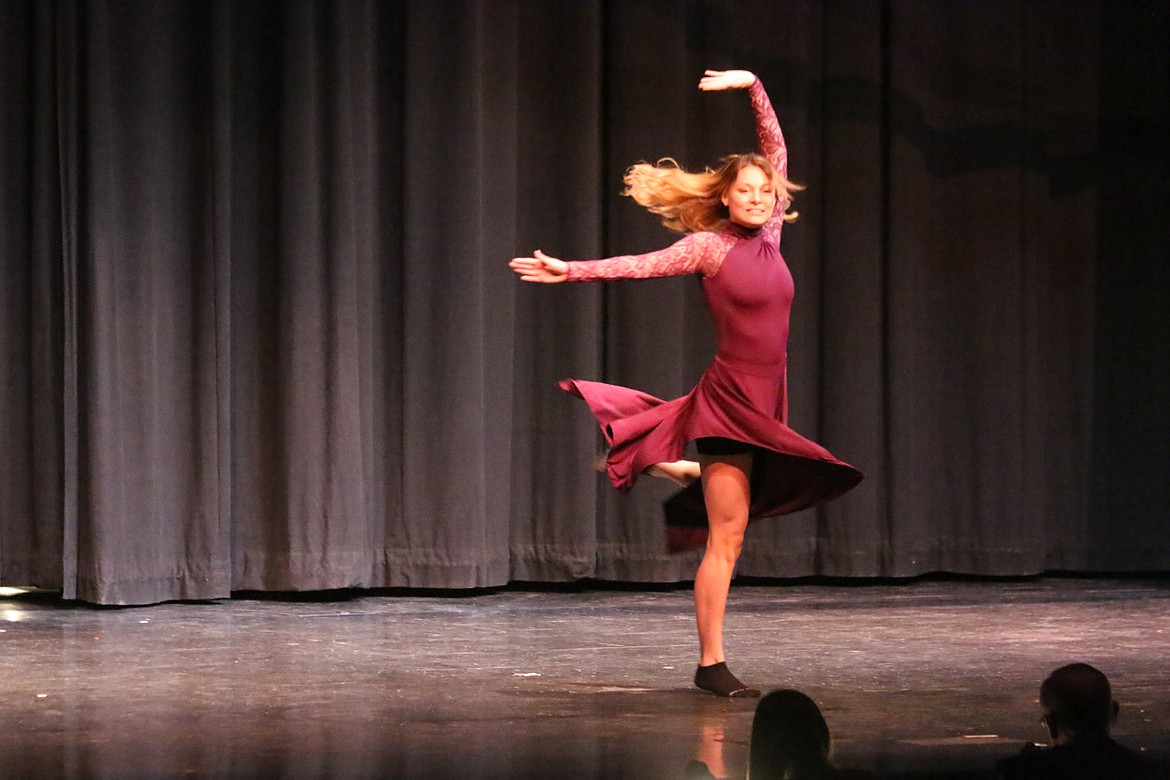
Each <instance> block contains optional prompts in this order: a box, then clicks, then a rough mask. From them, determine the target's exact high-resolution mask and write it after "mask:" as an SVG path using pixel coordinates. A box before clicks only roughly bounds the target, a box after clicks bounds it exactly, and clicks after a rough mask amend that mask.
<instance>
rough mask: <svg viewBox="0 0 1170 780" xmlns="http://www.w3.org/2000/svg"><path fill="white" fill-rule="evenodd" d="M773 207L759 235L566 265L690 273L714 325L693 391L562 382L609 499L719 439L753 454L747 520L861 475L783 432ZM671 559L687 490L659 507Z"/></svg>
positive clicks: (630, 273) (767, 150)
mask: <svg viewBox="0 0 1170 780" xmlns="http://www.w3.org/2000/svg"><path fill="white" fill-rule="evenodd" d="M749 94H750V97H751V102H752V108H753V110H754V112H755V117H756V131H757V136H758V138H759V142H760V148H761V151H762V152H763V154H765V155H766V156H767V157H768V159H769V160H770V161H771V162H772V164H773V165H774V166H775V167H776V169H777V170H778V171H779V172H780V173H781V174H782V175H784V176H787V167H788V166H787V161H788V156H787V151H786V148H785V145H784V136H783V134H782V133H781V132H780V124H779V122H778V121H777V120H776V114H775V112H774V111H773V110H772V105H771V103H770V102H769V100H768V96H767V94H766V93H765V92H764V88H763V85H762V84H761V83H760V82H759V80H758V79H757V80H756V81H755V83H753V84H752V86H751V88H750V90H749ZM783 212H784V203H783V201H780V202H778V203H777V206H776V211H775V213H774V214H773V216H772V218H771V219H770V220H769V221H768V222H767V223H766V224H765V225H764V226H763V227H761V228H759V229H755V230H752V229H748V228H744V227H741V226H739V225H735V224H732V225H729V226H728V227H727V228H726V229H725V230H723V231H722V232H719V233H713V232H700V233H692V234H690V235H688V236H686V237H684V238H683V239H681V240H680V241H678V242H677V243H675V244H674V245H672V246H670V247H668V248H667V249H663V250H659V251H657V252H650V253H649V254H645V255H623V256H621V257H611V258H607V259H604V260H593V261H587V262H572V263H569V273H568V280H569V281H595V280H608V279H644V278H650V277H661V276H680V275H686V274H700V275H701V277H702V284H703V294H704V296H705V298H706V302H707V309H708V311H709V312H710V314H711V318H712V320H713V322H714V325H715V334H716V354H715V362H714V364H713V365H712V366H711V367H710V368H708V369H707V371H706V372H705V373H704V374H703V376H702V377H701V378H700V379H699V382H698V384H697V385H696V386H695V388H694V389H693V390H692V391H691V392H690V393H688V394H687V395H685V396H683V397H682V398H676V399H674V400H672V401H664V400H662V399H659V398H655V397H654V396H651V395H647V394H646V393H642V392H640V391H638V390H632V389H630V388H626V387H621V386H618V385H610V384H604V383H601V382H588V381H583V380H577V379H566V380H563V381H562V382H561V387H562V388H563V389H565V390H567V391H569V392H572V393H575V394H576V395H578V396H580V397H581V398H583V399H584V400H585V402H586V403H587V404H589V408H590V409H591V410H592V411H593V414H594V415H595V416H596V417H597V421H598V423H599V424H600V425H601V428H602V430H603V431H604V432H605V436H606V439H607V440H608V442H609V445H610V451H609V455H608V457H607V458H606V470H607V472H608V474H609V478H610V480H611V481H612V482H613V485H614V486H615V487H617V488H619V489H623V490H625V489H628V488H630V487H632V486H633V484H634V482H635V481H636V480H637V478H638V475H639V474H641V473H642V471H643V470H644V469H646V468H647V467H648V466H651V465H653V464H655V463H662V462H669V461H675V460H679V459H680V458H682V457H684V452H685V449H686V445H687V442H689V441H693V440H694V439H697V438H701V437H707V436H718V437H723V438H727V439H733V440H735V441H740V442H745V443H747V444H750V445H753V447H754V448H755V456H754V458H753V461H752V478H751V483H752V485H751V509H750V518H751V519H753V520H755V519H757V518H760V517H768V516H773V515H781V514H787V513H789V512H795V511H797V510H800V509H805V508H807V507H810V506H813V505H815V504H818V503H821V502H823V501H827V500H829V499H831V498H835V497H837V496H839V495H841V494H842V493H844V492H846V491H847V490H849V489H850V488H852V487H853V486H854V485H856V484H857V483H858V482H860V481H861V478H862V475H861V472H859V471H858V470H857V469H855V468H853V467H852V466H850V465H849V464H847V463H844V462H842V461H840V460H837V459H836V458H835V457H833V456H832V455H831V454H830V453H829V452H828V450H826V449H825V448H824V447H821V446H820V445H819V444H816V443H814V442H812V441H809V440H808V439H806V438H804V437H802V436H801V435H800V434H798V433H796V432H795V431H793V430H792V429H791V428H789V427H788V425H787V421H788V399H787V391H786V381H785V370H786V361H787V344H788V318H789V313H790V310H791V306H792V297H793V283H792V275H791V274H790V273H789V271H788V266H787V265H785V263H784V258H782V257H781V256H780V233H781V230H782V228H783V225H784V221H783ZM665 511H666V523H667V532H668V533H667V539H668V543H669V546H670V548H671V549H672V550H680V549H686V548H688V547H693V546H697V545H700V544H702V543H703V542H704V540H705V538H706V528H707V516H706V510H705V508H704V504H703V498H702V486H701V485H700V484H699V482H698V481H696V482H695V483H694V484H692V485H691V486H690V487H688V488H685V489H684V490H682V491H681V492H680V493H679V494H677V495H675V496H674V497H673V498H671V499H670V500H668V501H667V502H666V504H665Z"/></svg>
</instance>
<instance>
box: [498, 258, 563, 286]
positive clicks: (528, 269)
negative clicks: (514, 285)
mask: <svg viewBox="0 0 1170 780" xmlns="http://www.w3.org/2000/svg"><path fill="white" fill-rule="evenodd" d="M508 267H509V268H511V269H512V270H513V271H515V272H516V273H518V274H519V275H520V279H521V280H522V281H525V282H542V283H544V284H552V283H554V282H563V281H565V279H567V278H568V277H569V264H568V263H566V262H565V261H564V260H558V259H557V258H555V257H549V256H548V255H546V254H545V253H544V252H541V251H540V250H539V249H537V250H536V251H535V252H533V253H532V257H513V258H512V262H510V263H508Z"/></svg>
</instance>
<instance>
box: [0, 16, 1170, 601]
mask: <svg viewBox="0 0 1170 780" xmlns="http://www.w3.org/2000/svg"><path fill="white" fill-rule="evenodd" d="M1168 32H1170V7H1168V6H1167V5H1166V3H1164V2H1162V1H1161V0H1131V1H1129V2H1125V3H1113V2H1108V1H1107V0H1097V1H1092V0H1072V1H1071V2H1070V1H1069V0H1050V1H1049V2H1043V1H1041V0H1037V2H1021V3H1009V2H1003V3H995V2H993V3H988V2H987V0H963V1H961V2H933V1H928V0H922V1H920V2H916V1H912V0H901V1H893V0H887V1H886V2H875V1H874V0H851V1H850V0H842V1H841V2H832V3H823V2H820V0H791V1H790V2H776V0H754V1H749V0H743V1H741V2H731V1H730V0H727V1H724V2H715V1H714V0H689V1H688V2H678V1H677V0H610V1H609V2H604V1H602V0H594V1H593V2H587V1H585V0H582V1H580V2H562V1H561V0H544V1H540V0H528V1H521V0H515V1H510V0H461V1H455V0H443V1H442V2H440V1H439V0H416V1H415V2H378V1H375V0H368V1H361V0H341V1H337V0H330V1H328V2H303V1H296V0H293V1H291V2H248V1H245V0H236V1H228V0H220V1H219V2H213V1H210V0H193V1H192V2H181V1H179V0H175V1H174V2H145V1H141V2H132V1H129V0H124V1H122V2H113V1H109V0H93V1H92V2H48V1H47V0H4V1H3V2H0V139H2V143H3V148H2V151H0V155H2V156H0V160H2V163H0V164H2V166H3V168H2V170H0V247H2V249H0V251H2V252H3V257H2V261H0V355H2V357H0V361H2V362H0V375H2V377H3V381H2V383H0V513H2V514H0V581H2V582H3V583H5V584H33V585H39V586H42V587H48V588H61V589H62V591H63V593H64V595H65V596H66V597H67V598H77V599H83V600H86V601H90V602H97V603H103V604H132V603H148V602H156V601H161V600H168V599H209V598H218V597H224V596H228V595H229V594H230V593H231V592H232V591H235V590H245V589H246V590H263V591H278V590H310V589H330V588H343V587H371V588H373V587H388V586H407V587H441V588H475V587H481V586H495V585H500V584H503V583H507V582H509V581H524V580H528V581H564V580H572V579H576V578H586V577H594V578H601V579H610V580H630V581H650V582H669V581H682V580H687V579H690V578H691V577H692V575H693V571H694V566H695V561H696V558H695V556H694V555H683V556H675V557H672V556H670V555H668V554H667V553H666V551H665V549H664V542H663V529H662V526H661V520H660V509H659V502H660V501H661V499H662V498H663V497H664V496H665V495H666V494H667V493H668V492H669V489H668V487H667V486H665V485H663V484H658V483H655V481H654V480H645V481H643V483H640V484H639V486H638V488H637V489H636V490H635V491H634V493H632V494H629V495H619V494H616V493H615V492H613V491H612V490H611V489H610V488H608V486H607V485H606V484H604V483H603V481H602V479H601V478H600V477H599V476H598V475H597V474H595V473H594V472H593V471H592V470H591V465H590V464H591V461H592V460H593V458H594V457H595V456H596V455H597V454H598V453H599V452H600V451H601V438H600V435H599V432H598V431H597V430H596V427H595V425H594V423H593V422H592V419H591V418H590V416H589V414H588V413H587V411H586V409H585V407H584V405H583V404H582V403H580V402H579V401H577V400H575V399H572V398H569V397H567V396H565V395H563V394H561V393H560V392H559V391H557V390H556V388H555V382H556V380H557V379H559V378H561V377H564V376H574V377H580V378H590V379H604V380H608V381H613V382H618V383H621V384H627V385H632V386H636V387H639V388H642V389H644V390H646V391H649V392H652V393H655V394H658V395H661V396H675V395H679V394H682V393H683V392H685V391H686V390H687V389H689V387H690V386H691V384H692V383H693V382H694V380H695V379H696V378H697V376H698V374H699V373H700V372H701V370H702V369H703V367H704V366H705V365H706V363H707V361H708V360H709V359H710V357H711V352H712V345H711V331H710V327H709V325H708V323H707V321H706V315H705V313H704V310H703V306H702V301H701V297H700V294H699V285H698V282H697V281H696V280H695V279H693V278H692V279H671V280H655V281H643V282H622V283H615V284H611V285H608V286H603V285H569V284H565V285H558V286H539V285H524V284H521V283H520V282H518V281H517V280H516V279H514V278H513V276H512V274H511V273H510V271H509V270H508V269H507V261H508V260H509V259H510V258H511V257H512V256H514V255H517V254H530V253H531V252H532V250H534V249H536V248H537V247H540V248H542V249H544V250H546V251H548V252H549V253H551V254H554V255H558V256H561V257H564V258H568V259H586V258H593V257H598V256H604V255H608V254H621V253H629V252H638V251H646V250H650V249H654V248H658V247H662V246H664V245H666V244H667V243H669V242H670V241H672V240H674V236H672V234H669V233H667V232H666V231H665V230H664V229H662V228H661V227H660V226H658V225H657V223H656V221H655V219H654V218H653V217H651V216H650V215H648V214H647V213H645V212H644V211H642V210H641V209H640V208H638V207H637V206H636V205H635V204H633V203H632V202H629V201H628V199H623V198H621V197H620V196H619V194H618V193H619V191H620V186H621V183H620V182H621V174H622V171H623V169H624V168H625V167H626V166H627V165H629V164H631V163H633V162H635V161H638V160H654V159H657V158H659V157H663V156H668V155H669V156H673V157H676V158H677V159H678V160H680V161H681V162H683V163H684V164H686V165H690V166H701V165H703V164H706V163H709V162H712V161H713V160H715V159H716V158H717V157H719V156H721V155H722V154H725V153H728V152H732V151H744V150H748V149H750V148H751V147H752V146H753V141H754V138H753V133H752V124H751V114H750V111H749V107H748V102H747V97H746V94H745V93H742V92H737V93H719V94H703V93H700V92H698V90H697V89H696V84H697V82H698V80H699V77H700V75H701V74H702V71H703V69H704V68H705V67H717V68H724V67H740V68H748V69H751V70H754V71H755V72H757V73H758V74H759V75H760V76H761V77H762V78H763V80H764V83H765V85H766V87H767V89H768V91H769V92H770V94H771V97H772V100H773V102H774V103H775V105H776V108H777V110H778V113H779V115H780V117H781V122H782V125H783V127H784V130H785V131H786V134H787V138H788V142H789V146H790V152H791V174H792V176H793V178H795V179H796V180H797V181H800V182H803V183H805V184H806V185H807V186H808V189H807V190H806V192H804V193H803V194H802V195H801V197H800V198H799V200H798V202H797V204H796V207H797V209H798V210H799V211H800V213H801V217H800V220H799V221H798V222H797V223H796V224H794V225H792V226H790V227H788V228H787V229H786V230H785V243H784V247H783V249H784V254H785V256H786V258H787V260H788V262H789V264H790V265H791V267H792V271H793V275H794V276H795V278H796V285H797V301H796V304H795V309H794V311H793V322H792V341H791V348H790V349H791V358H790V360H791V364H790V370H789V374H790V384H789V389H790V393H791V412H792V424H793V427H795V428H796V429H797V430H799V431H801V432H802V433H804V434H806V435H807V436H809V437H811V438H813V439H815V440H818V441H820V442H822V443H824V444H825V445H826V446H828V447H829V448H830V449H831V450H832V451H833V452H834V453H835V454H837V455H838V456H840V457H841V458H843V459H845V460H848V461H850V462H851V463H854V464H856V465H857V466H858V467H859V468H860V469H862V470H863V471H864V472H865V473H866V474H867V478H866V480H865V482H864V483H862V485H861V486H860V487H858V488H857V489H856V490H854V491H853V492H852V493H850V494H849V495H847V496H846V497H844V498H842V499H841V500H839V501H836V502H835V503H833V504H831V505H829V506H827V507H825V508H823V509H818V510H810V511H806V512H803V513H800V514H798V515H795V516H791V517H788V518H784V519H780V520H771V521H766V522H762V523H760V524H758V525H756V526H753V528H752V529H751V531H750V532H749V539H748V542H747V546H746V549H745V552H744V556H743V560H742V564H741V566H740V569H739V571H740V573H741V574H746V575H760V576H777V577H795V576H804V575H833V576H846V577H853V576H857V577H873V576H908V575H916V574H920V573H924V572H933V571H947V572H963V573H977V574H986V575H1015V574H1029V573H1036V572H1043V571H1048V570H1108V571H1143V570H1146V571H1148V570H1162V571H1165V570H1167V569H1170V533H1168V532H1167V527H1168V524H1170V517H1168V515H1170V479H1168V475H1170V412H1168V410H1170V368H1168V364H1167V357H1166V354H1167V350H1166V347H1167V333H1168V332H1170V271H1168V259H1170V252H1168V251H1167V250H1168V246H1167V243H1168V241H1167V235H1168V230H1167V223H1168V221H1170V217H1168V215H1170V209H1168V205H1170V203H1168V201H1170V198H1168V192H1170V170H1168V166H1167V151H1166V150H1167V146H1166V143H1165V139H1166V138H1167V137H1170V123H1168V121H1167V119H1168V108H1167V95H1168V94H1170V75H1168V74H1170V67H1168V59H1167V58H1168V51H1170V47H1167V45H1166V42H1167V40H1168V39H1170V38H1168ZM652 483H653V484H652Z"/></svg>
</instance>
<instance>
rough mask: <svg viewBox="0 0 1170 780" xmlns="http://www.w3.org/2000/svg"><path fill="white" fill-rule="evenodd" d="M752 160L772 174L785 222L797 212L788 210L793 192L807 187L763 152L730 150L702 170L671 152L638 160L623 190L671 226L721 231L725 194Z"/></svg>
mask: <svg viewBox="0 0 1170 780" xmlns="http://www.w3.org/2000/svg"><path fill="white" fill-rule="evenodd" d="M753 165H754V166H755V167H757V168H759V169H760V170H762V171H763V172H764V175H765V176H767V177H768V178H769V179H771V180H772V188H773V189H774V190H775V192H776V208H778V209H781V210H782V211H783V213H784V221H785V222H792V221H793V220H794V219H796V217H797V212H795V211H788V206H789V205H791V203H792V198H793V195H794V194H795V193H797V192H799V191H800V190H803V189H804V187H802V186H800V185H799V184H795V183H793V182H791V181H789V180H788V179H786V178H784V177H783V176H781V175H780V172H779V171H777V170H776V169H775V168H774V167H773V166H772V163H771V162H769V161H768V158H767V157H765V156H764V155H762V154H755V153H749V154H732V155H728V156H727V157H724V158H723V159H722V160H720V161H719V167H717V168H714V169H711V168H706V169H704V170H703V172H702V173H691V172H689V171H686V170H684V169H683V168H682V167H680V166H679V164H678V162H676V161H675V160H674V159H673V158H670V157H664V158H663V159H661V160H659V161H658V163H657V164H656V165H651V164H650V163H645V162H641V163H637V164H635V165H632V166H630V168H629V170H627V171H626V176H625V183H626V188H625V190H623V191H622V194H623V195H629V196H630V197H631V198H633V199H634V200H635V201H636V202H637V203H638V204H639V205H641V206H645V207H646V208H647V209H649V210H650V211H652V212H653V213H655V214H657V215H659V216H660V217H662V224H664V225H666V227H668V228H670V229H671V230H675V231H677V232H679V233H694V232H698V231H703V230H710V231H715V232H718V231H720V230H723V229H724V228H726V227H727V225H728V223H729V222H730V221H731V217H730V215H729V213H728V211H727V207H726V206H724V205H723V200H722V198H723V194H724V193H725V192H727V191H728V190H729V189H730V188H731V185H733V184H734V183H735V179H736V177H737V176H739V172H740V170H742V169H743V168H747V167H749V166H753Z"/></svg>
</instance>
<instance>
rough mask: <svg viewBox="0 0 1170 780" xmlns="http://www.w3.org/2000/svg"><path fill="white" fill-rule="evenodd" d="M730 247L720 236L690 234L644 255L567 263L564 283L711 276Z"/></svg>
mask: <svg viewBox="0 0 1170 780" xmlns="http://www.w3.org/2000/svg"><path fill="white" fill-rule="evenodd" d="M730 248H731V244H730V239H729V238H728V237H727V236H724V235H722V234H719V233H692V234H690V235H688V236H684V237H683V238H681V239H679V240H678V241H676V242H675V243H674V244H671V245H670V246H668V247H667V248H666V249H659V250H658V251H656V252H648V253H646V254H644V255H620V256H618V257H607V258H605V259H604V260H586V261H576V262H571V263H569V275H568V278H567V281H570V282H596V281H604V280H607V279H651V278H655V277H660V276H685V275H687V274H702V275H703V276H713V275H714V274H715V272H716V271H718V270H719V266H720V265H721V264H722V263H723V258H724V257H725V256H726V255H727V252H728V250H729V249H730Z"/></svg>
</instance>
